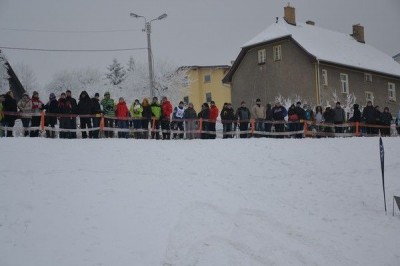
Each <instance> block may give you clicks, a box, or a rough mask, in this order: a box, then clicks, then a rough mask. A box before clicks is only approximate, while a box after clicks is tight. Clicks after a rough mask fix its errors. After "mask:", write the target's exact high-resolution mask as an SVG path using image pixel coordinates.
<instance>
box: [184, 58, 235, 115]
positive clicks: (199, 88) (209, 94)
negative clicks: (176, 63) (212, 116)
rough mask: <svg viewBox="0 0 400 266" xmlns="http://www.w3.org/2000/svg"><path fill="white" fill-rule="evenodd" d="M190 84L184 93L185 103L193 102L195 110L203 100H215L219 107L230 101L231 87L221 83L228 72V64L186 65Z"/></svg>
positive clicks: (199, 108) (197, 109)
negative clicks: (185, 93)
mask: <svg viewBox="0 0 400 266" xmlns="http://www.w3.org/2000/svg"><path fill="white" fill-rule="evenodd" d="M184 68H187V69H188V72H187V73H188V79H189V80H190V86H189V89H188V93H187V95H184V97H183V100H184V102H185V103H189V102H191V103H193V105H194V108H195V110H196V111H197V112H199V111H200V110H201V105H202V104H203V103H205V102H207V103H210V102H211V101H215V104H216V105H217V106H218V108H219V109H221V107H222V106H223V104H224V103H225V102H231V87H230V85H229V84H223V83H222V79H223V78H224V76H225V75H226V74H227V73H228V71H229V69H230V66H228V65H215V66H186V67H184Z"/></svg>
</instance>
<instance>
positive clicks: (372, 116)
mask: <svg viewBox="0 0 400 266" xmlns="http://www.w3.org/2000/svg"><path fill="white" fill-rule="evenodd" d="M362 118H363V120H364V121H365V122H366V123H367V124H375V123H376V118H377V117H376V110H375V108H374V107H373V106H366V107H365V108H364V110H363V113H362Z"/></svg>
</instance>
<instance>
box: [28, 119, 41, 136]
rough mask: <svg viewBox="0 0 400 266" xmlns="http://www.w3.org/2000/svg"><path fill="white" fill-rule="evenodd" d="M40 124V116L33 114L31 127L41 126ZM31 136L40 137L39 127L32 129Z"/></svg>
mask: <svg viewBox="0 0 400 266" xmlns="http://www.w3.org/2000/svg"><path fill="white" fill-rule="evenodd" d="M39 126H40V116H32V119H31V127H39ZM30 136H31V137H39V129H34V130H31V132H30Z"/></svg>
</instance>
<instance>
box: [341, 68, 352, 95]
mask: <svg viewBox="0 0 400 266" xmlns="http://www.w3.org/2000/svg"><path fill="white" fill-rule="evenodd" d="M342 77H345V80H343V79H342ZM340 84H341V92H342V93H343V94H349V91H350V86H349V75H348V74H346V73H340ZM344 88H346V90H344Z"/></svg>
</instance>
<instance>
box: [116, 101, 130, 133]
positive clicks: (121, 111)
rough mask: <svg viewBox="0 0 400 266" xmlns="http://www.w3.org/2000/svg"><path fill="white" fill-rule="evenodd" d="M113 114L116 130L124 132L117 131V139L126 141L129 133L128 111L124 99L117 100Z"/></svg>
mask: <svg viewBox="0 0 400 266" xmlns="http://www.w3.org/2000/svg"><path fill="white" fill-rule="evenodd" d="M115 114H116V116H117V124H118V128H120V129H123V130H124V131H118V138H126V139H127V138H128V137H129V133H128V132H127V129H128V119H129V109H128V106H127V105H126V103H125V100H124V98H122V97H120V98H119V101H118V104H117V107H116V111H115Z"/></svg>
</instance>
